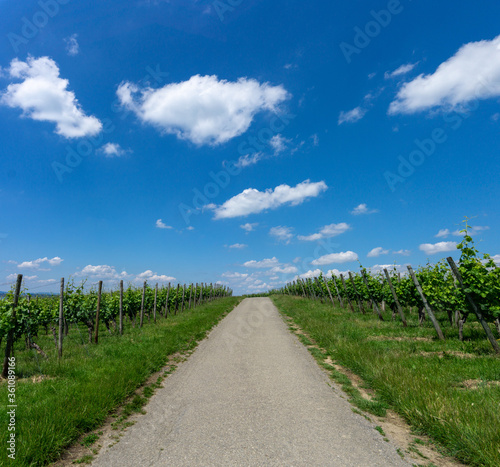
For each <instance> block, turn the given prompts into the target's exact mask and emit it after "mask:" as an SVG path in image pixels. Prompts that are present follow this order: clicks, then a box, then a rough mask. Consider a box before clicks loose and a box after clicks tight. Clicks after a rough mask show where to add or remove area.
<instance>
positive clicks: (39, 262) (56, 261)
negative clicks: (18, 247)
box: [17, 256, 64, 269]
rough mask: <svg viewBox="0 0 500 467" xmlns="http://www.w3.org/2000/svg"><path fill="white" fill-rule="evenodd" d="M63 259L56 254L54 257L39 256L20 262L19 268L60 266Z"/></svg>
mask: <svg viewBox="0 0 500 467" xmlns="http://www.w3.org/2000/svg"><path fill="white" fill-rule="evenodd" d="M63 261H64V260H63V259H61V258H59V256H55V257H54V258H52V259H49V258H47V257H45V258H38V259H35V260H33V261H23V262H22V263H19V264H18V265H17V267H18V268H19V269H40V267H41V266H45V267H47V266H59V265H60V264H61V263H62V262H63Z"/></svg>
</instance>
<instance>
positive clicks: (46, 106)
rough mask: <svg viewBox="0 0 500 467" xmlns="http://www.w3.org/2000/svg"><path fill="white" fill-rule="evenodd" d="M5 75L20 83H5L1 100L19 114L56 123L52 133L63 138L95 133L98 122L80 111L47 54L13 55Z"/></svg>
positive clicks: (65, 82)
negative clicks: (7, 72) (20, 57)
mask: <svg viewBox="0 0 500 467" xmlns="http://www.w3.org/2000/svg"><path fill="white" fill-rule="evenodd" d="M9 75H10V77H11V78H14V79H21V80H23V81H22V82H21V83H13V84H9V86H8V87H7V89H6V90H5V91H4V92H3V93H2V94H1V103H3V104H5V105H8V106H9V107H12V108H16V107H17V108H20V109H22V111H23V116H24V117H28V118H31V119H33V120H38V121H42V122H53V123H55V124H56V133H57V134H59V135H61V136H64V137H66V138H81V137H83V136H92V135H96V134H98V133H99V132H100V131H101V129H102V124H101V122H100V121H99V120H98V119H97V118H96V117H93V116H90V117H89V116H87V115H85V113H84V112H83V110H82V109H81V107H80V104H79V103H78V100H77V99H76V97H75V93H74V92H72V91H68V89H67V88H68V85H69V81H68V80H67V79H62V78H60V77H59V68H58V66H57V64H56V62H54V60H52V59H51V58H49V57H41V58H33V57H28V59H27V60H26V62H22V61H20V60H18V59H17V58H15V59H14V60H12V62H11V64H10V68H9Z"/></svg>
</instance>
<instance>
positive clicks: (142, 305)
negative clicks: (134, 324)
mask: <svg viewBox="0 0 500 467" xmlns="http://www.w3.org/2000/svg"><path fill="white" fill-rule="evenodd" d="M145 300H146V281H144V285H143V286H142V299H141V317H140V321H139V327H140V328H142V325H143V323H144V302H145Z"/></svg>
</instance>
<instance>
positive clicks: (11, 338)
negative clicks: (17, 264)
mask: <svg viewBox="0 0 500 467" xmlns="http://www.w3.org/2000/svg"><path fill="white" fill-rule="evenodd" d="M22 282H23V275H22V274H18V275H17V281H16V288H15V290H14V302H13V303H12V318H11V319H12V328H11V329H10V330H9V333H8V334H7V347H5V359H4V361H3V370H2V377H3V378H7V377H8V376H9V358H10V354H11V352H12V347H13V345H14V331H15V327H16V308H17V304H18V303H19V294H20V293H21V284H22Z"/></svg>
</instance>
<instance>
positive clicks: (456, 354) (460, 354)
mask: <svg viewBox="0 0 500 467" xmlns="http://www.w3.org/2000/svg"><path fill="white" fill-rule="evenodd" d="M418 355H421V356H422V357H436V356H437V357H439V358H444V357H446V356H450V355H451V356H453V357H458V358H478V356H477V355H474V354H471V353H464V352H457V351H455V350H450V351H446V352H419V353H418Z"/></svg>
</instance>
